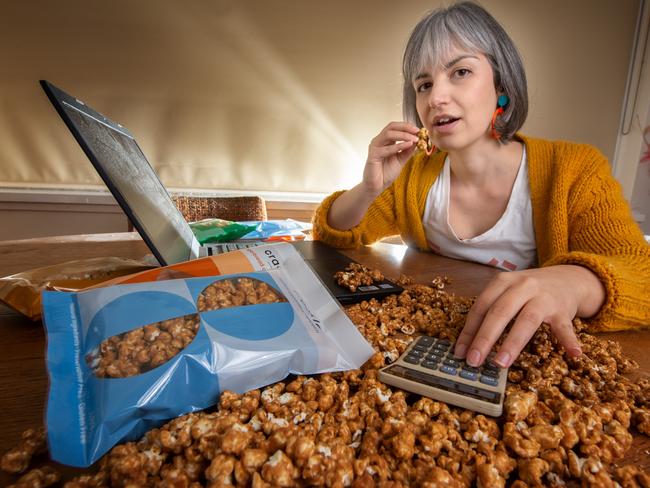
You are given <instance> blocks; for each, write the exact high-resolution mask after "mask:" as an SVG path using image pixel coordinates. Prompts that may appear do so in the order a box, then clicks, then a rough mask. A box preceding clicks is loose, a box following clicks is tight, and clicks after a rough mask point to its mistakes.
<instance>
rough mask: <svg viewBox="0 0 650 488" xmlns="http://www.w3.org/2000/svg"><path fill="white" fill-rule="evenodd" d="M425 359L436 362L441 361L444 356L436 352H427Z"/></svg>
mask: <svg viewBox="0 0 650 488" xmlns="http://www.w3.org/2000/svg"><path fill="white" fill-rule="evenodd" d="M424 359H426V360H427V361H432V362H436V363H439V362H440V361H442V358H441V357H440V356H436V355H435V354H427V355H426V356H425V357H424Z"/></svg>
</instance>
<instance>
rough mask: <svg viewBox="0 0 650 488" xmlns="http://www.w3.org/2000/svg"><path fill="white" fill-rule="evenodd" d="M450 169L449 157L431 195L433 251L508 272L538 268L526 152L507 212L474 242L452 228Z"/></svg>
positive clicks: (427, 213)
mask: <svg viewBox="0 0 650 488" xmlns="http://www.w3.org/2000/svg"><path fill="white" fill-rule="evenodd" d="M449 167H450V164H449V157H447V159H445V163H444V167H443V169H442V171H441V173H440V175H439V176H438V178H437V179H436V181H435V182H434V183H433V185H432V186H431V189H430V190H429V194H428V195H427V201H426V205H425V208H424V217H423V223H424V231H425V234H426V237H427V242H428V244H429V247H430V248H431V249H432V250H433V251H435V252H436V253H438V254H440V255H442V256H447V257H450V258H456V259H463V260H465V261H474V262H477V263H481V264H487V265H489V266H494V267H496V268H501V269H503V270H506V271H515V270H521V269H528V268H531V267H533V266H535V265H536V264H537V247H536V245H535V231H534V229H533V207H532V203H531V201H530V188H529V186H528V164H527V159H526V149H525V148H524V151H523V155H522V158H521V163H520V164H519V171H518V172H517V178H516V179H515V184H514V185H513V187H512V193H511V194H510V200H509V201H508V206H507V207H506V210H505V212H504V213H503V215H502V216H501V218H500V219H499V220H498V221H497V223H496V224H494V226H493V227H492V228H491V229H489V230H487V231H486V232H484V233H483V234H481V235H478V236H476V237H472V238H471V239H459V238H458V236H457V235H456V233H455V232H454V230H453V229H452V228H451V225H449V183H450V181H451V176H450V168H449Z"/></svg>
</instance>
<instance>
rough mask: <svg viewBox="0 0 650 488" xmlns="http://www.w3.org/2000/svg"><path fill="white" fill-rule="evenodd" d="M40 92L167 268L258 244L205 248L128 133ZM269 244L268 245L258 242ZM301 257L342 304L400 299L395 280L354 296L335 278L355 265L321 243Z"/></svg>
mask: <svg viewBox="0 0 650 488" xmlns="http://www.w3.org/2000/svg"><path fill="white" fill-rule="evenodd" d="M40 83H41V86H42V87H43V90H45V93H46V94H47V97H48V98H49V99H50V102H52V104H53V105H54V108H55V109H56V111H57V112H58V114H59V115H60V116H61V118H62V119H63V121H64V122H65V124H66V125H67V126H68V129H70V131H71V132H72V135H73V136H74V137H75V139H76V140H77V142H78V143H79V145H80V146H81V148H82V149H83V151H84V153H86V156H87V157H88V159H90V162H91V163H92V164H93V166H94V167H95V169H96V170H97V172H98V173H99V175H100V176H101V178H102V180H104V183H105V184H106V186H107V187H108V189H109V190H110V192H111V193H112V194H113V197H115V200H116V201H117V202H118V204H119V205H120V207H122V210H123V211H124V213H125V214H126V215H127V217H128V218H129V220H130V221H131V223H132V224H133V227H134V228H135V229H136V230H137V231H138V233H139V234H140V236H141V237H142V239H143V240H144V242H145V243H146V244H147V246H148V247H149V249H150V250H151V252H152V253H153V255H154V256H155V257H156V259H157V260H158V262H159V263H160V264H161V265H162V266H167V265H170V264H175V263H179V262H182V261H189V260H192V259H196V258H199V257H205V256H210V255H212V254H218V253H220V252H223V251H224V249H227V250H233V249H237V248H240V247H249V246H251V245H254V244H257V243H250V242H248V243H228V244H227V245H226V246H224V245H220V244H205V245H203V246H201V245H200V244H199V242H198V240H197V239H196V237H194V234H193V233H192V229H191V228H190V226H189V225H188V224H187V222H186V221H185V219H184V218H183V215H182V214H181V213H180V212H179V211H178V209H177V208H176V206H175V205H174V203H173V202H172V200H171V198H170V196H169V193H168V192H167V189H166V188H165V187H164V185H163V184H162V182H161V181H160V179H159V178H158V175H157V174H156V173H155V172H154V170H153V168H152V167H151V165H150V164H149V161H147V158H146V157H145V155H144V153H143V152H142V150H141V149H140V147H139V146H138V143H137V142H136V140H135V138H134V137H133V135H132V134H131V133H130V132H129V130H128V129H127V128H126V127H124V126H122V125H120V124H118V123H116V122H114V121H112V120H110V119H109V118H107V117H105V116H104V115H102V114H100V113H99V112H97V111H96V110H93V109H92V108H90V107H89V106H88V105H86V104H85V103H84V102H82V101H81V100H79V99H77V98H75V97H73V96H71V95H69V94H67V93H65V92H64V91H63V90H61V89H60V88H57V87H56V86H54V85H53V84H51V83H49V82H48V81H45V80H40ZM258 243H259V244H264V242H263V241H262V242H258ZM294 245H295V246H296V248H297V250H298V252H300V254H301V255H302V257H303V258H304V259H305V261H306V262H307V263H308V264H309V265H310V266H311V267H312V269H313V270H314V271H315V272H316V274H317V275H318V276H319V278H320V279H321V281H322V282H323V283H324V284H325V286H327V288H328V289H329V290H330V292H331V293H332V295H334V297H335V298H336V299H337V300H338V301H339V302H340V303H355V302H359V301H361V300H367V299H370V298H373V297H374V298H382V297H384V296H386V295H390V294H393V293H399V292H401V291H402V288H401V287H399V286H398V285H396V284H394V283H393V282H391V281H390V280H385V281H383V282H381V283H378V284H375V285H371V286H365V287H359V288H357V291H355V292H351V291H350V290H349V289H347V288H343V287H341V286H339V285H338V284H337V283H336V282H335V280H334V278H333V275H334V273H335V272H336V271H340V270H343V269H344V268H345V267H346V266H347V265H348V264H349V263H350V262H351V261H352V260H351V259H350V258H348V257H347V256H344V255H343V254H341V253H339V252H338V251H336V250H335V249H333V248H330V247H329V246H326V245H325V244H323V243H321V242H316V241H303V242H296V243H294Z"/></svg>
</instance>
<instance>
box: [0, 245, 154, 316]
mask: <svg viewBox="0 0 650 488" xmlns="http://www.w3.org/2000/svg"><path fill="white" fill-rule="evenodd" d="M150 268H152V266H148V265H146V264H145V263H142V262H140V261H134V260H132V259H124V258H117V257H106V258H90V259H81V260H77V261H68V262H66V263H61V264H55V265H53V266H45V267H43V268H36V269H31V270H29V271H25V272H23V273H18V274H14V275H11V276H5V277H4V278H0V302H4V303H5V304H7V305H8V306H10V307H11V308H13V309H14V310H16V311H17V312H20V313H22V314H23V315H25V316H27V317H28V318H30V319H31V320H39V319H40V318H41V291H43V290H62V291H78V290H82V289H84V288H88V287H91V286H95V285H97V284H98V283H102V282H104V281H108V280H111V279H113V278H116V277H118V276H124V275H129V274H133V273H135V272H137V271H140V270H145V269H150Z"/></svg>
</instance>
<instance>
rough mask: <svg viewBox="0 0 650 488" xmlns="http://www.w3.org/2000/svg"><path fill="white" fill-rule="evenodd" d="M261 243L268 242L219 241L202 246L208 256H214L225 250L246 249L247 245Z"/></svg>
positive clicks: (258, 244) (252, 245)
mask: <svg viewBox="0 0 650 488" xmlns="http://www.w3.org/2000/svg"><path fill="white" fill-rule="evenodd" d="M262 244H268V242H264V241H252V242H219V243H213V244H205V245H204V247H205V248H206V250H207V252H208V256H216V255H217V254H223V253H225V252H230V251H237V250H239V249H246V248H248V247H255V246H260V245H262Z"/></svg>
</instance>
